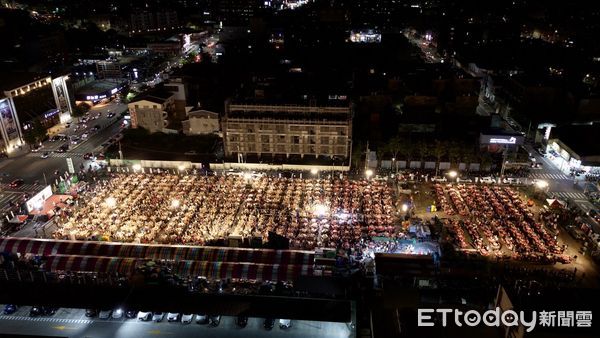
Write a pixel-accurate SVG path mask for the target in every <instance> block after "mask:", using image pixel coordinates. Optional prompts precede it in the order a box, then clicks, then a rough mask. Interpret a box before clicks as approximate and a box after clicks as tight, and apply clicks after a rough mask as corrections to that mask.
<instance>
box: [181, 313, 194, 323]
mask: <svg viewBox="0 0 600 338" xmlns="http://www.w3.org/2000/svg"><path fill="white" fill-rule="evenodd" d="M193 319H194V315H193V314H191V313H184V314H182V315H181V323H183V324H189V323H191V322H192V320H193Z"/></svg>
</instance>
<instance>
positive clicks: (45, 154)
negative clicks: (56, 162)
mask: <svg viewBox="0 0 600 338" xmlns="http://www.w3.org/2000/svg"><path fill="white" fill-rule="evenodd" d="M48 156H50V153H48V152H47V151H46V152H44V153H43V154H42V156H40V157H41V158H48Z"/></svg>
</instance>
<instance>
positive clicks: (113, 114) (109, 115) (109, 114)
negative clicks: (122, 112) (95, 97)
mask: <svg viewBox="0 0 600 338" xmlns="http://www.w3.org/2000/svg"><path fill="white" fill-rule="evenodd" d="M106 117H108V118H109V119H110V118H112V117H115V113H108V114H107V115H106Z"/></svg>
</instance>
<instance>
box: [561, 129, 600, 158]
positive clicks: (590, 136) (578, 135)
mask: <svg viewBox="0 0 600 338" xmlns="http://www.w3.org/2000/svg"><path fill="white" fill-rule="evenodd" d="M599 135H600V124H592V125H566V126H561V127H557V128H555V129H553V130H552V136H551V138H558V139H559V140H561V141H562V142H563V143H564V144H565V145H566V146H567V147H569V148H571V150H573V151H574V152H575V153H577V155H579V156H600V136H599Z"/></svg>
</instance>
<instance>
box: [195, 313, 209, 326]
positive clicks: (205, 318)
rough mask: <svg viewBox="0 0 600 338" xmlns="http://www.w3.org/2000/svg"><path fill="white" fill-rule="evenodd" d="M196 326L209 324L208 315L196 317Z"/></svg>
mask: <svg viewBox="0 0 600 338" xmlns="http://www.w3.org/2000/svg"><path fill="white" fill-rule="evenodd" d="M196 324H201V325H205V324H208V316H207V315H196Z"/></svg>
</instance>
